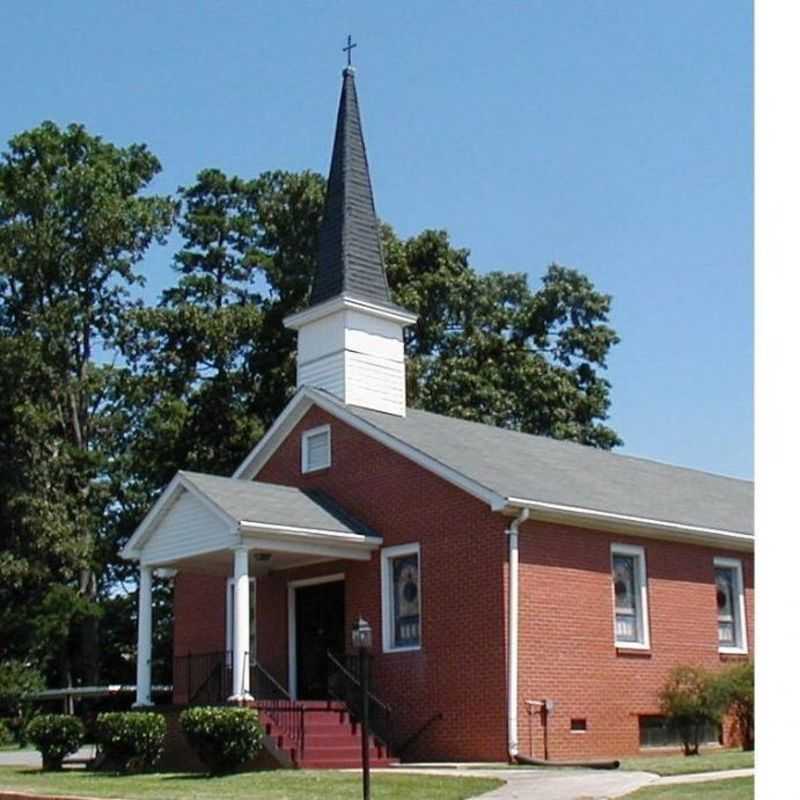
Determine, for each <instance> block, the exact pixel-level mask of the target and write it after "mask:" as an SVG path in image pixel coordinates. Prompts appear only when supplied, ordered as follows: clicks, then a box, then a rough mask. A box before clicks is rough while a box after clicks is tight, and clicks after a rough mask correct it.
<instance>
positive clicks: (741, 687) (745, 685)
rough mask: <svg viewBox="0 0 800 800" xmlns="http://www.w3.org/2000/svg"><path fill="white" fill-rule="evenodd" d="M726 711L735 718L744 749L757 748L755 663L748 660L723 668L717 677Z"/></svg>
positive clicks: (737, 731)
mask: <svg viewBox="0 0 800 800" xmlns="http://www.w3.org/2000/svg"><path fill="white" fill-rule="evenodd" d="M717 681H718V686H717V691H718V692H719V693H720V694H721V695H722V697H723V702H724V704H725V707H726V713H728V714H729V715H730V716H731V717H732V718H733V724H734V728H735V731H736V733H737V734H738V737H739V739H740V740H741V743H742V749H744V750H753V749H755V664H754V663H753V662H752V661H748V662H746V663H744V664H734V665H733V666H730V667H728V669H726V670H723V671H722V672H721V673H720V675H719V677H718V678H717Z"/></svg>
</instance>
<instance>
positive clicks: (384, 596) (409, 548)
mask: <svg viewBox="0 0 800 800" xmlns="http://www.w3.org/2000/svg"><path fill="white" fill-rule="evenodd" d="M412 554H416V556H417V589H418V592H419V644H414V645H407V646H405V647H395V646H394V645H393V644H392V640H393V638H394V637H393V636H392V627H393V624H394V601H393V598H392V589H393V584H392V575H391V572H390V562H391V561H392V559H394V558H398V557H400V556H408V555H412ZM381 628H382V632H383V652H384V653H407V652H410V651H412V650H421V649H422V556H421V555H420V547H419V542H413V543H410V544H399V545H395V546H394V547H384V548H383V549H382V550H381Z"/></svg>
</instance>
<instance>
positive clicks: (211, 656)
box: [173, 651, 233, 706]
mask: <svg viewBox="0 0 800 800" xmlns="http://www.w3.org/2000/svg"><path fill="white" fill-rule="evenodd" d="M230 655H231V654H230V652H229V651H227V652H226V651H219V652H214V653H191V652H190V653H187V654H186V655H183V656H176V657H175V664H174V675H173V681H174V685H175V688H176V690H177V691H180V690H181V689H183V688H185V694H186V698H187V702H188V704H189V705H212V706H213V705H221V704H223V703H225V702H226V701H227V699H228V697H230V695H231V693H232V691H233V675H232V672H231V666H230V664H231V658H230Z"/></svg>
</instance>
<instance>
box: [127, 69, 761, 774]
mask: <svg viewBox="0 0 800 800" xmlns="http://www.w3.org/2000/svg"><path fill="white" fill-rule="evenodd" d="M415 321H416V317H415V315H414V314H412V313H410V312H409V311H407V310H406V309H403V308H400V307H399V306H397V305H396V304H395V303H393V302H392V298H391V294H390V291H389V286H388V283H387V279H386V271H385V268H384V263H383V257H382V254H381V244H380V236H379V226H378V219H377V217H376V214H375V207H374V201H373V194H372V187H371V183H370V176H369V170H368V165H367V157H366V151H365V147H364V139H363V135H362V128H361V120H360V115H359V107H358V100H357V95H356V87H355V73H354V70H353V69H352V68H351V67H348V68H346V69H345V70H344V74H343V84H342V90H341V97H340V103H339V110H338V118H337V123H336V134H335V142H334V147H333V156H332V162H331V165H330V175H329V178H328V191H327V197H326V202H325V210H324V218H323V222H322V228H321V231H320V237H319V255H318V262H317V272H316V277H315V279H314V283H313V288H312V291H311V298H310V305H309V307H308V308H306V309H305V310H303V311H300V312H299V313H296V314H293V315H292V316H290V317H288V318H287V319H286V320H285V324H286V325H287V326H288V327H289V328H291V329H293V330H296V331H297V392H296V394H295V395H294V398H293V399H292V400H291V402H290V403H289V404H288V405H287V406H286V408H285V409H284V410H283V412H282V413H281V414H280V416H279V417H278V418H277V420H276V421H275V423H274V424H273V425H272V427H271V428H270V429H269V431H268V432H267V433H266V435H265V436H264V437H263V439H262V440H261V441H260V442H259V443H258V444H257V445H256V446H255V448H254V449H253V450H252V452H251V453H250V454H249V455H248V456H247V458H245V460H244V461H243V462H242V464H241V465H240V466H239V467H238V469H237V470H236V472H235V473H234V474H233V475H231V476H216V475H205V474H198V473H192V472H179V473H178V474H177V475H176V476H175V477H174V479H173V480H172V482H171V483H170V484H169V486H168V487H167V488H166V489H165V490H164V492H163V493H162V495H161V496H160V498H159V499H158V501H157V502H156V503H155V505H154V506H153V508H152V509H151V510H150V512H149V513H148V514H147V516H146V518H145V519H144V520H143V521H142V523H141V525H140V526H139V527H138V528H137V530H136V532H135V533H134V535H133V536H132V538H131V539H130V541H129V542H128V543H127V545H126V546H125V548H124V551H123V555H124V556H125V557H126V558H128V559H132V560H134V561H136V562H138V564H139V569H140V591H139V618H138V652H137V659H138V660H137V705H138V706H147V705H150V704H151V702H152V701H151V692H152V686H151V668H150V655H151V637H152V608H151V593H152V579H153V573H154V571H155V570H169V571H170V574H174V582H175V583H174V587H175V603H174V658H175V661H174V664H175V666H174V685H173V696H172V703H173V704H174V705H177V706H183V705H190V704H209V703H211V704H213V703H220V704H223V703H227V702H232V703H238V704H246V705H252V706H254V707H255V708H257V709H258V710H259V714H260V716H261V719H262V722H263V724H264V730H265V741H266V742H267V743H268V749H269V750H270V752H271V754H272V756H273V758H274V762H275V763H277V764H283V765H286V766H315V767H337V766H355V765H357V764H359V763H360V750H359V738H358V724H359V714H360V710H359V706H358V703H357V702H356V698H358V696H359V694H360V681H361V679H362V677H363V676H362V675H361V673H360V672H359V668H358V666H357V663H358V662H357V661H356V660H354V658H353V654H354V652H355V651H354V647H353V635H352V634H353V626H354V624H358V622H359V621H360V624H361V625H362V627H363V626H364V624H365V623H366V624H367V625H368V626H369V628H370V629H371V632H372V636H371V648H370V658H369V661H368V663H369V686H370V690H371V701H370V708H371V711H370V729H371V734H372V739H371V743H372V748H373V759H375V760H376V763H378V764H383V763H390V762H391V761H395V760H400V759H402V760H415V761H441V760H447V761H471V760H479V761H507V760H509V759H511V760H513V759H514V757H515V756H516V755H518V754H519V755H525V756H531V755H533V756H534V757H535V758H549V759H553V760H561V759H588V758H596V757H613V756H621V755H626V754H632V753H637V752H639V750H640V749H641V748H642V747H647V746H651V745H658V744H667V743H669V733H668V732H667V731H666V730H665V727H664V723H663V718H662V717H661V716H660V711H659V703H658V691H659V689H660V687H661V686H662V685H663V683H664V680H665V678H666V676H667V674H668V673H669V671H670V669H671V668H673V667H674V666H676V665H678V664H701V665H704V666H706V667H708V668H710V669H720V668H721V667H722V666H723V665H725V664H727V663H728V662H731V661H739V660H747V659H751V658H752V657H753V640H754V635H753V541H754V537H753V486H752V483H751V482H748V481H743V480H735V479H732V478H726V477H720V476H717V475H712V474H708V473H705V472H700V471H696V470H691V469H685V468H682V467H676V466H670V465H667V464H663V463H659V462H656V461H649V460H646V459H641V458H633V457H630V456H624V455H618V454H615V453H612V452H607V451H602V450H598V449H595V448H591V447H587V446H583V445H579V444H575V443H572V442H565V441H557V440H554V439H550V438H547V437H542V436H533V435H529V434H525V433H520V432H517V431H512V430H505V429H500V428H495V427H492V426H489V425H483V424H479V423H474V422H465V421H463V420H460V419H454V418H450V417H446V416H440V415H436V414H432V413H428V412H425V411H419V410H416V409H413V408H408V407H407V406H406V388H405V387H406V383H405V360H404V348H403V330H404V328H405V327H406V326H409V325H413V324H414V323H415ZM719 735H720V734H719V732H718V731H709V732H708V737H709V738H713V739H715V738H717V737H718V736H719Z"/></svg>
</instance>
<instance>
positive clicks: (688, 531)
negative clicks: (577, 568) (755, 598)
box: [506, 497, 755, 552]
mask: <svg viewBox="0 0 800 800" xmlns="http://www.w3.org/2000/svg"><path fill="white" fill-rule="evenodd" d="M506 502H507V505H506V508H507V509H513V510H518V509H522V508H527V509H530V510H531V511H536V512H537V516H538V517H539V518H541V519H548V518H549V519H558V520H563V521H565V522H572V523H573V524H575V525H578V526H580V527H596V528H602V529H604V530H619V531H622V532H624V533H628V534H629V535H634V536H644V537H652V538H658V539H662V538H669V537H674V538H675V539H676V541H678V540H679V541H686V542H690V543H693V544H702V545H709V546H717V547H727V548H730V549H732V550H744V551H750V552H752V550H753V545H754V541H755V538H754V536H753V535H752V534H749V533H742V532H741V531H729V530H722V529H720V528H707V527H704V526H700V525H688V524H686V523H680V522H669V521H666V520H660V519H651V518H648V517H639V516H635V515H632V514H619V513H615V512H612V511H599V510H598V509H593V508H581V507H580V506H568V505H562V504H559V503H548V502H544V501H541V500H528V499H526V498H523V497H508V498H506Z"/></svg>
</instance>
